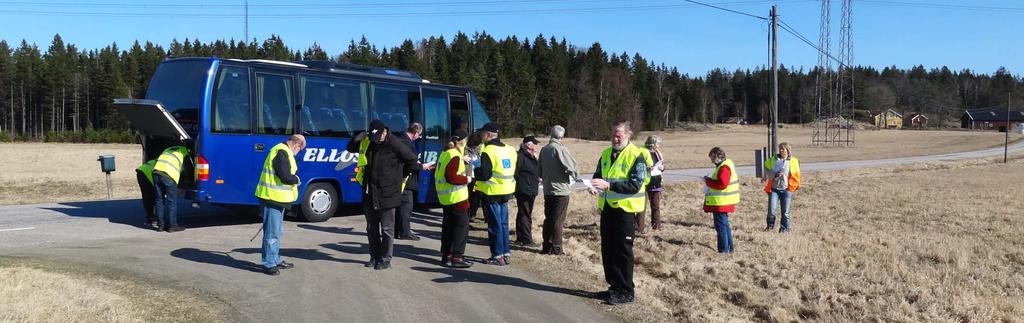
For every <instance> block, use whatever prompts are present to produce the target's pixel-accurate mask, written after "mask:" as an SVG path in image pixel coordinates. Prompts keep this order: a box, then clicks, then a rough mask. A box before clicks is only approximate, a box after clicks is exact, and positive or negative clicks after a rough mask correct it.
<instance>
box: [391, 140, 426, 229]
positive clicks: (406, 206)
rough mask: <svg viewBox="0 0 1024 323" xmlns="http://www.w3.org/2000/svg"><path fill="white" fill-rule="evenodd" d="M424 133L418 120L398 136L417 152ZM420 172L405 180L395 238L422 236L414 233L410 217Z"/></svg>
mask: <svg viewBox="0 0 1024 323" xmlns="http://www.w3.org/2000/svg"><path fill="white" fill-rule="evenodd" d="M422 134H423V126H422V125H420V124H419V123H418V122H413V123H412V124H410V125H409V129H406V130H405V133H403V134H401V135H399V136H398V138H399V139H401V140H402V144H404V145H405V146H406V147H409V150H411V151H413V152H414V153H415V152H416V140H419V139H420V136H421V135H422ZM419 186H420V172H413V173H412V174H411V175H409V178H408V179H406V180H405V190H404V191H402V204H401V205H399V206H398V214H396V215H395V239H398V240H414V241H415V240H419V239H420V237H419V236H417V235H415V234H413V233H412V226H411V225H410V219H411V217H412V206H413V201H415V199H416V194H417V193H418V192H419Z"/></svg>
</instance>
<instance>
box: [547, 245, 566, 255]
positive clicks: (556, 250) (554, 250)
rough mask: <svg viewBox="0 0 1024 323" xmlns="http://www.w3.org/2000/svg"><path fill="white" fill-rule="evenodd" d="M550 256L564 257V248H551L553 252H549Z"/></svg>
mask: <svg viewBox="0 0 1024 323" xmlns="http://www.w3.org/2000/svg"><path fill="white" fill-rule="evenodd" d="M548 254H549V255H552V256H561V255H564V253H562V247H551V251H549V252H548Z"/></svg>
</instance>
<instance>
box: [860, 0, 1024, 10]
mask: <svg viewBox="0 0 1024 323" xmlns="http://www.w3.org/2000/svg"><path fill="white" fill-rule="evenodd" d="M857 2H861V3H864V4H868V5H888V6H902V7H915V8H931V9H951V10H973V11H1003V12H1024V7H996V6H978V5H962V4H947V3H930V2H929V3H924V2H910V1H886V0H858V1H857Z"/></svg>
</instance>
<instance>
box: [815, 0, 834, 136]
mask: <svg viewBox="0 0 1024 323" xmlns="http://www.w3.org/2000/svg"><path fill="white" fill-rule="evenodd" d="M831 6H832V4H831V3H830V1H829V0H821V30H820V31H819V32H818V49H820V51H819V52H818V66H817V74H816V75H815V77H814V93H815V95H816V96H817V100H816V102H815V103H816V105H815V115H814V117H815V118H814V135H813V136H812V137H811V143H812V144H814V145H815V146H817V145H824V144H825V143H827V142H828V140H827V138H828V136H826V135H825V134H826V129H828V126H829V124H828V120H829V119H830V117H831V115H832V114H833V111H832V110H833V109H832V93H834V92H835V91H832V88H833V87H834V86H835V74H833V73H832V58H831V57H829V55H830V53H831V48H832V46H831V42H830V40H829V38H830V37H831V33H832V22H831V12H832V7H831Z"/></svg>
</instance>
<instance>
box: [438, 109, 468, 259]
mask: <svg viewBox="0 0 1024 323" xmlns="http://www.w3.org/2000/svg"><path fill="white" fill-rule="evenodd" d="M468 136H469V134H468V133H466V131H465V130H463V129H455V131H454V132H452V136H451V138H450V140H449V141H448V145H447V147H446V149H445V151H444V152H441V156H440V157H439V158H438V162H437V165H438V168H437V170H436V171H435V172H434V188H435V189H437V200H438V202H440V203H441V207H442V209H443V210H444V215H443V217H442V218H441V265H443V266H446V267H452V268H469V267H471V266H472V265H473V264H472V263H470V262H468V261H466V260H465V259H464V258H463V255H464V254H465V252H466V240H467V239H468V238H469V186H468V185H469V182H470V181H472V180H473V177H472V176H468V175H466V173H467V172H466V164H467V163H468V158H463V150H464V149H465V147H466V137H468Z"/></svg>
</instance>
